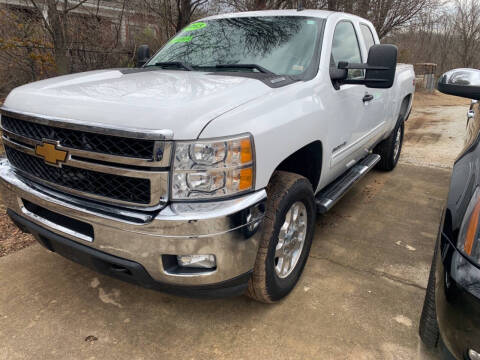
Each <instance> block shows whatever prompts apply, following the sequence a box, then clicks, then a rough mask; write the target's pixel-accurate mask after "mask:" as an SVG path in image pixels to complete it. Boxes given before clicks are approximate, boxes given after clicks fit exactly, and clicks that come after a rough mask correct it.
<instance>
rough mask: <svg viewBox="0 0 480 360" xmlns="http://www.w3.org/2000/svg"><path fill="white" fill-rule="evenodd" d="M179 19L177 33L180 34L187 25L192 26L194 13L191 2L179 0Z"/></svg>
mask: <svg viewBox="0 0 480 360" xmlns="http://www.w3.org/2000/svg"><path fill="white" fill-rule="evenodd" d="M177 1H178V3H177V6H178V18H177V25H176V31H177V32H179V31H180V30H182V29H183V28H184V27H185V26H186V25H188V24H190V14H191V12H192V3H191V2H190V0H177Z"/></svg>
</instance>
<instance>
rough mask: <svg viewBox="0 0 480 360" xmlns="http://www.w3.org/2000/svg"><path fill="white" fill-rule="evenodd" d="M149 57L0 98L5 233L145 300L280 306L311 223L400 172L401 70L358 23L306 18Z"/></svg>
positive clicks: (269, 15)
mask: <svg viewBox="0 0 480 360" xmlns="http://www.w3.org/2000/svg"><path fill="white" fill-rule="evenodd" d="M147 53H148V49H147V48H145V47H141V48H140V49H139V55H138V63H139V65H140V66H139V67H137V68H129V69H112V70H99V71H91V72H87V73H82V74H73V75H68V76H62V77H57V78H52V79H48V80H44V81H39V82H35V83H32V84H28V85H25V86H21V87H19V88H16V89H14V90H13V91H12V92H11V93H10V94H9V96H8V98H7V99H6V101H5V103H4V105H3V107H2V109H1V126H2V131H3V138H2V139H3V144H4V146H5V151H6V156H7V159H8V160H7V159H5V160H3V161H2V162H1V164H0V187H1V195H2V197H3V199H4V203H5V206H6V208H7V209H8V210H7V211H8V214H9V216H10V217H11V218H12V219H13V221H14V222H15V223H16V224H17V225H18V226H19V227H20V228H21V229H22V230H24V231H28V232H30V233H32V234H34V235H35V237H36V238H37V239H38V241H39V242H40V243H41V244H43V245H44V246H45V247H46V248H48V249H49V250H51V251H54V252H57V253H58V254H60V255H63V256H65V257H67V258H69V259H71V260H73V261H76V262H79V263H81V264H84V265H86V266H89V267H91V268H93V269H95V270H97V271H99V272H102V273H105V274H108V275H111V276H115V277H117V278H120V279H123V280H126V281H131V282H134V283H137V284H140V285H143V286H146V287H149V288H155V289H159V290H162V291H167V292H172V293H176V294H183V295H187V296H206V297H209V296H215V297H217V296H228V295H238V294H242V293H245V292H246V293H247V294H248V295H250V296H251V297H253V298H255V299H257V300H259V301H264V302H274V301H277V300H279V299H281V298H283V297H284V296H285V295H287V294H288V293H289V292H290V291H291V290H292V289H293V287H294V286H295V284H296V283H297V281H298V279H299V277H300V275H301V273H302V270H303V268H304V266H305V263H306V261H307V257H308V254H309V251H310V246H311V243H312V238H313V232H314V228H315V217H316V214H317V213H324V212H326V211H328V210H329V209H330V208H331V207H332V206H333V204H335V202H336V201H337V200H338V199H339V198H340V197H341V196H342V195H343V194H344V193H345V192H346V191H347V190H348V189H349V188H350V187H351V186H352V184H354V183H355V182H356V181H357V180H358V179H359V178H361V177H362V176H363V175H364V174H365V173H366V172H368V171H369V170H370V169H372V168H373V167H374V166H375V165H376V166H377V168H379V169H382V170H392V169H393V168H394V167H395V165H396V163H397V161H398V158H399V155H400V150H401V146H402V140H403V131H404V121H405V120H406V119H407V117H408V115H409V112H410V109H411V104H412V98H413V92H414V72H413V69H412V67H411V66H409V65H399V66H397V64H396V62H397V60H396V58H397V49H396V47H394V46H392V45H379V39H378V36H377V34H376V32H375V29H374V27H373V26H372V24H371V23H370V22H368V21H367V20H364V19H362V18H359V17H356V16H353V15H349V14H344V13H335V12H327V11H316V10H315V11H314V10H304V11H295V10H288V11H261V12H247V13H237V14H228V15H219V16H213V17H208V18H205V19H202V20H200V21H197V22H195V23H193V24H191V25H189V26H188V27H186V28H185V29H184V30H182V31H181V32H180V33H179V34H177V35H176V36H175V37H174V38H173V39H171V40H170V41H169V42H168V43H167V44H166V45H165V46H164V47H163V48H162V49H160V50H159V51H158V52H157V53H156V54H155V55H154V56H153V57H151V58H149V56H148V55H147ZM147 58H148V59H147Z"/></svg>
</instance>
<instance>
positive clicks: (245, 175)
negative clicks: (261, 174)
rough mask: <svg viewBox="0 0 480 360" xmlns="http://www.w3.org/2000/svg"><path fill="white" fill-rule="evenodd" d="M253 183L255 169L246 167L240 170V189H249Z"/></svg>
mask: <svg viewBox="0 0 480 360" xmlns="http://www.w3.org/2000/svg"><path fill="white" fill-rule="evenodd" d="M252 185H253V170H252V168H245V169H241V170H240V184H239V185H238V190H239V191H242V190H248V189H250V188H251V187H252Z"/></svg>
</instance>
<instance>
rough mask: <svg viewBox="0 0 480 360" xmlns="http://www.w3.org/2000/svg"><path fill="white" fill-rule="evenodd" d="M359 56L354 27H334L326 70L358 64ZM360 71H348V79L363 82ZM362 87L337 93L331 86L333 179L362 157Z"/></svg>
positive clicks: (346, 23) (347, 24)
mask: <svg viewBox="0 0 480 360" xmlns="http://www.w3.org/2000/svg"><path fill="white" fill-rule="evenodd" d="M362 60H363V59H362V53H361V50H360V44H359V41H358V36H357V32H356V30H355V26H354V25H353V23H352V22H351V21H347V20H342V21H340V22H338V23H337V25H336V27H335V32H334V34H333V39H332V50H331V55H330V62H331V63H330V66H334V67H337V66H338V63H339V62H340V61H347V62H349V63H362V62H364V61H362ZM364 76H365V75H364V70H349V71H348V78H349V79H358V78H360V79H361V78H363V77H364ZM364 96H365V86H363V85H357V84H344V85H341V86H340V87H339V88H338V89H334V88H333V86H332V93H331V98H330V100H329V103H330V106H332V109H335V113H336V114H335V118H334V119H332V120H331V121H334V122H335V123H334V124H332V126H331V127H330V129H331V132H330V135H329V137H330V141H331V143H330V145H331V146H330V147H331V161H330V167H331V168H332V171H333V172H334V173H336V174H337V175H338V174H340V173H343V172H344V171H345V170H347V169H348V168H349V167H351V166H352V165H354V164H355V163H356V162H357V161H358V160H360V159H361V158H362V157H363V156H365V154H366V152H365V149H362V144H363V139H364V138H365V136H366V135H367V133H368V130H369V124H368V123H367V122H365V121H364V117H365V104H364V101H363V98H364Z"/></svg>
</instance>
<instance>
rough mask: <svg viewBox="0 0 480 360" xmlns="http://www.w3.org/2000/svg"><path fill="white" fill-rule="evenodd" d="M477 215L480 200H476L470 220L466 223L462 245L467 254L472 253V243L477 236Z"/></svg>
mask: <svg viewBox="0 0 480 360" xmlns="http://www.w3.org/2000/svg"><path fill="white" fill-rule="evenodd" d="M479 215H480V201H479V202H477V204H476V205H475V209H474V210H473V213H472V216H471V218H470V222H469V223H468V229H467V237H466V238H465V245H463V249H464V250H465V253H467V254H468V255H472V249H473V244H474V243H475V239H476V237H477V229H478V216H479Z"/></svg>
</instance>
